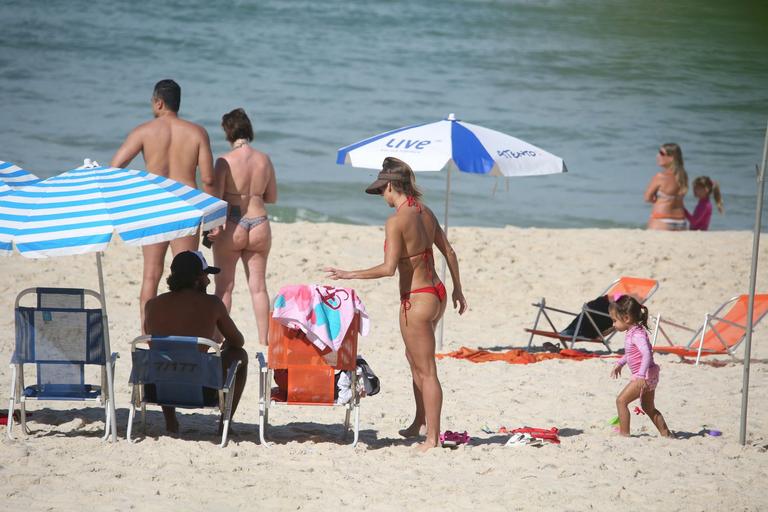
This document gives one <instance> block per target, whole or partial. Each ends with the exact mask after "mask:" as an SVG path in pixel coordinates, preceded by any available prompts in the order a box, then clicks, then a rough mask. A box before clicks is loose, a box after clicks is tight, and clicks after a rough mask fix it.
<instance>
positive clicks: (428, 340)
mask: <svg viewBox="0 0 768 512" xmlns="http://www.w3.org/2000/svg"><path fill="white" fill-rule="evenodd" d="M365 191H366V192H367V193H368V194H380V195H382V196H383V197H384V201H386V203H387V205H389V207H390V208H395V213H393V214H392V215H391V216H390V217H389V219H387V223H386V225H385V232H386V241H385V243H384V263H381V264H379V265H376V266H375V267H371V268H368V269H365V270H351V271H347V270H340V269H337V268H333V267H330V268H326V269H325V271H326V272H327V273H328V277H330V278H331V279H377V278H379V277H389V276H393V275H395V270H397V271H399V274H400V302H401V304H400V332H401V333H402V335H403V341H404V342H405V356H406V358H407V359H408V364H409V365H410V367H411V375H412V376H413V395H414V398H415V400H416V416H415V418H414V420H413V423H412V424H411V425H410V426H409V427H408V428H406V429H404V430H401V431H400V435H402V436H404V437H417V436H419V435H420V433H421V429H422V428H423V427H426V440H425V441H424V442H423V443H421V444H420V445H419V450H420V451H426V450H428V449H430V448H433V447H435V446H438V436H439V435H440V409H441V407H442V404H443V391H442V389H441V387H440V381H439V380H438V378H437V366H436V364H435V327H436V326H437V323H438V321H439V320H440V318H441V317H442V316H443V312H444V311H445V306H446V291H445V286H444V285H443V283H442V282H440V279H439V278H438V276H437V273H436V272H435V260H434V256H433V253H432V246H433V245H435V246H437V248H438V249H439V250H440V252H441V253H442V254H443V255H444V256H445V259H446V262H447V263H448V268H449V270H450V272H451V279H452V281H453V294H452V300H453V307H454V308H458V310H459V314H460V315H461V314H463V313H464V312H465V311H466V310H467V301H466V300H465V299H464V294H463V293H462V291H461V279H460V278H459V262H458V259H457V258H456V253H455V252H454V251H453V248H452V247H451V245H450V244H449V243H448V239H447V238H446V237H445V233H444V232H443V230H442V228H441V227H440V224H439V223H438V222H437V219H436V218H435V215H434V214H433V213H432V211H431V210H430V209H429V208H427V207H426V206H424V205H423V204H422V203H421V202H420V199H421V192H419V190H418V188H416V180H415V177H414V175H413V171H412V170H411V168H410V167H409V166H408V164H406V163H405V162H403V161H402V160H398V159H397V158H391V157H390V158H386V159H385V160H384V163H383V165H382V171H381V172H380V173H379V176H378V179H377V180H376V181H374V182H373V183H372V184H371V186H369V187H368V188H367V189H366V190H365Z"/></svg>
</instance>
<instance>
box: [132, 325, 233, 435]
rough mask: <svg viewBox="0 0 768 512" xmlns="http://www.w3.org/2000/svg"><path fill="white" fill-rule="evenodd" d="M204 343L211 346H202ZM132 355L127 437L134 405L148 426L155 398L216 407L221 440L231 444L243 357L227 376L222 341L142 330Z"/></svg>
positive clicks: (176, 404)
mask: <svg viewBox="0 0 768 512" xmlns="http://www.w3.org/2000/svg"><path fill="white" fill-rule="evenodd" d="M138 345H146V346H147V348H139V347H138ZM203 347H205V348H206V350H213V352H203V351H201V348H203ZM131 360H132V362H133V367H132V368H131V377H130V383H131V384H133V392H132V394H131V411H130V413H129V415H128V430H127V435H126V437H127V438H128V440H129V441H131V432H132V430H133V419H134V415H135V412H136V408H137V407H141V422H142V427H143V428H144V430H145V431H146V405H147V404H155V405H160V406H166V407H180V408H184V409H206V408H215V409H218V410H219V412H220V413H221V416H222V418H223V420H224V428H223V430H222V433H221V445H220V446H221V447H222V448H223V447H224V446H226V445H227V437H228V435H229V420H230V418H231V416H232V401H233V399H234V393H233V392H234V386H235V377H236V376H237V369H238V368H239V366H240V361H235V362H233V363H232V364H231V365H230V367H229V368H228V369H227V375H226V379H225V378H224V372H223V370H222V367H221V350H220V349H219V345H218V344H216V343H215V342H214V341H212V340H209V339H206V338H195V337H188V336H162V337H161V336H139V337H138V338H136V339H135V340H133V342H132V343H131Z"/></svg>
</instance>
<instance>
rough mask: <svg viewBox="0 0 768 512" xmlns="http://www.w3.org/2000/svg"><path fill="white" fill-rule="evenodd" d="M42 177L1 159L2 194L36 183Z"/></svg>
mask: <svg viewBox="0 0 768 512" xmlns="http://www.w3.org/2000/svg"><path fill="white" fill-rule="evenodd" d="M38 181H40V178H38V177H37V176H35V175H34V174H32V173H31V172H29V171H25V170H24V169H22V168H21V167H19V166H18V165H14V164H12V163H11V162H3V161H2V160H0V195H2V194H4V193H6V192H9V191H11V190H14V189H17V188H19V187H26V186H27V185H34V184H35V183H37V182H38Z"/></svg>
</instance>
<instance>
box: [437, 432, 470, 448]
mask: <svg viewBox="0 0 768 512" xmlns="http://www.w3.org/2000/svg"><path fill="white" fill-rule="evenodd" d="M470 439H472V438H471V437H469V435H468V434H467V431H466V430H465V431H464V432H451V431H450V430H446V431H445V433H443V434H440V444H441V445H443V446H444V447H447V448H455V447H457V446H459V445H460V444H469V441H470Z"/></svg>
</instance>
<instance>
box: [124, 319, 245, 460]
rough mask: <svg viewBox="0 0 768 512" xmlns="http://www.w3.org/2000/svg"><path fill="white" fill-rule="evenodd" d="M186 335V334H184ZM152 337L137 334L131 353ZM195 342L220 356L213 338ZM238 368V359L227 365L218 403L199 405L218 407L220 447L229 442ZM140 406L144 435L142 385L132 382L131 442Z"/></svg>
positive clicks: (145, 424) (171, 337)
mask: <svg viewBox="0 0 768 512" xmlns="http://www.w3.org/2000/svg"><path fill="white" fill-rule="evenodd" d="M185 337H186V336H185ZM163 338H165V339H169V338H170V339H173V338H174V336H163ZM151 339H152V336H151V335H148V334H145V335H143V336H138V337H137V338H135V339H134V340H133V341H132V342H131V353H133V352H135V351H136V348H137V346H138V345H139V344H144V345H147V347H149V341H150V340H151ZM197 344H198V345H204V346H206V347H207V348H208V349H213V352H214V354H215V356H216V357H218V358H221V348H220V347H219V345H218V343H216V342H215V341H213V340H210V339H208V338H197ZM238 368H240V361H234V362H232V364H231V365H229V368H228V369H227V374H226V375H225V376H224V378H225V381H224V387H223V388H222V389H220V390H218V392H219V404H218V406H215V407H200V408H201V409H214V408H216V409H218V410H219V412H220V413H221V415H222V417H223V418H224V428H223V429H222V432H221V443H220V444H219V447H220V448H224V447H226V446H227V443H228V442H229V425H230V420H231V418H232V402H233V400H234V386H235V378H236V377H237V370H238ZM137 407H141V428H142V431H143V433H144V435H146V433H147V417H146V413H147V403H146V401H145V400H144V385H143V384H134V385H133V389H132V390H131V409H130V411H129V413H128V428H127V429H126V434H125V437H126V439H127V440H128V441H129V442H131V443H135V442H136V441H137V440H136V439H131V436H132V433H133V421H134V416H135V414H136V408H137Z"/></svg>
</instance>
